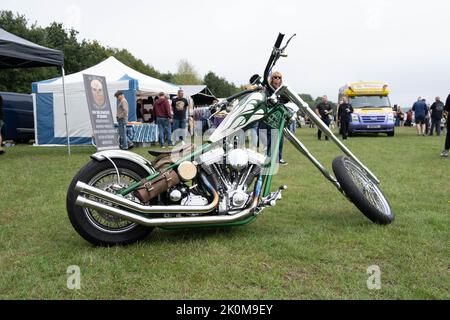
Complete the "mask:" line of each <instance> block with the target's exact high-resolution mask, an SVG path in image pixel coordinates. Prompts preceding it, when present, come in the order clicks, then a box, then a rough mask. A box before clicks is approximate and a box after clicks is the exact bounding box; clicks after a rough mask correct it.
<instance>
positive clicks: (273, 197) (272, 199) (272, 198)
mask: <svg viewBox="0 0 450 320" xmlns="http://www.w3.org/2000/svg"><path fill="white" fill-rule="evenodd" d="M286 189H287V186H286V185H283V186H280V187H279V188H278V190H277V191H275V192H271V193H270V194H269V195H268V196H267V197H265V198H263V199H262V201H261V202H262V206H264V207H268V206H271V207H275V206H276V204H277V200H280V199H282V195H281V192H283V191H284V190H286Z"/></svg>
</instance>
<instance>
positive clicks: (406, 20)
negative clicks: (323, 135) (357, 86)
mask: <svg viewBox="0 0 450 320" xmlns="http://www.w3.org/2000/svg"><path fill="white" fill-rule="evenodd" d="M0 10H11V11H13V12H18V13H20V14H24V15H25V16H26V18H27V19H28V20H29V22H30V24H31V23H34V22H36V23H37V24H38V25H40V26H43V27H45V26H47V25H48V24H50V23H51V22H53V21H57V22H62V23H63V24H64V25H65V26H66V27H71V28H74V29H76V30H78V31H79V32H80V34H79V36H78V38H79V40H82V39H87V40H98V41H99V42H100V43H101V44H102V45H105V46H110V47H116V48H126V49H127V50H129V51H130V52H131V53H132V54H133V55H134V56H136V57H137V58H139V59H142V60H143V61H144V62H145V63H148V64H150V65H152V66H153V67H154V68H156V69H157V70H159V71H161V72H167V71H170V72H176V69H177V63H178V62H179V61H180V60H181V59H184V60H187V61H189V62H190V63H191V64H192V65H193V66H194V67H195V69H196V70H197V72H198V73H199V74H200V76H203V75H204V74H206V73H207V72H208V71H213V72H215V73H216V74H217V75H219V76H221V77H225V78H226V79H227V80H228V81H231V82H234V83H235V84H236V85H241V84H246V83H248V79H249V78H250V76H251V75H253V74H255V73H259V74H262V73H263V70H264V67H265V65H266V62H267V59H268V57H269V55H270V52H271V49H272V47H273V44H274V42H275V39H276V37H277V35H278V33H279V32H281V33H284V34H286V35H292V34H294V33H295V34H297V36H296V37H295V38H294V39H293V41H292V42H291V44H290V45H289V48H288V50H287V53H288V54H289V57H288V58H285V59H280V61H279V62H278V64H277V66H276V67H275V69H277V70H279V71H281V72H282V73H283V77H284V81H285V82H286V83H287V84H289V85H290V86H292V87H293V88H294V89H295V90H296V91H297V92H299V93H310V94H312V95H313V96H314V97H316V96H319V95H324V94H326V95H328V96H329V98H330V99H331V100H333V101H336V100H337V94H338V90H339V87H341V86H343V85H344V84H346V83H349V82H353V81H359V80H374V81H383V82H386V83H388V84H389V86H390V89H391V91H392V94H391V102H392V103H393V104H400V105H401V106H403V107H404V108H409V107H410V106H411V105H412V103H413V102H414V101H415V100H417V97H418V96H422V97H424V98H426V99H427V101H428V102H432V101H434V98H435V97H436V96H441V98H442V99H443V100H445V98H446V97H447V95H448V94H449V93H450V23H449V20H448V16H449V12H450V1H446V0H428V1H423V0H421V1H418V0H377V1H367V0H346V1H336V0H334V1H332V0H314V1H302V0H297V1H294V0H293V1H290V0H278V1H266V0H250V1H244V0H240V1H235V0H227V1H219V0H216V1H214V0H210V1H206V0H191V1H187V0H186V1H181V0H180V1H179V0H172V1H171V0H165V1H159V0H156V1H148V0H147V1H144V0H134V1H129V2H124V1H116V0H109V1H101V0H89V1H85V0H79V1H54V0H39V1H30V0H27V1H22V0H0Z"/></svg>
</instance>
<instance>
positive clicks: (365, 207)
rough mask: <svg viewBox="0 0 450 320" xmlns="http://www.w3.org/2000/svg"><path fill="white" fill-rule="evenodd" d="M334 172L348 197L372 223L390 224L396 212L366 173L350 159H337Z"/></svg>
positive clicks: (334, 163) (334, 162) (342, 157)
mask: <svg viewBox="0 0 450 320" xmlns="http://www.w3.org/2000/svg"><path fill="white" fill-rule="evenodd" d="M333 171H334V174H335V175H336V179H337V180H338V182H339V184H340V185H341V188H342V190H344V192H345V194H346V195H347V197H348V198H349V199H350V200H351V201H352V202H353V203H354V204H355V206H356V207H357V208H358V209H359V210H360V211H361V212H362V213H363V214H364V215H365V216H366V217H367V218H369V219H370V220H371V221H372V222H375V223H378V224H389V223H391V222H392V221H393V220H394V212H393V211H392V209H391V206H390V205H389V202H388V201H387V199H386V197H385V196H384V194H383V192H382V191H381V190H380V188H379V187H378V185H377V184H376V183H374V182H373V181H372V180H371V179H370V178H369V177H368V176H367V174H366V172H365V171H364V170H363V169H362V168H361V167H360V166H359V165H357V164H356V163H355V162H354V161H352V160H351V159H350V158H348V157H344V156H341V157H337V158H336V159H334V161H333Z"/></svg>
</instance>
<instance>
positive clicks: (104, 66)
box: [32, 57, 178, 145]
mask: <svg viewBox="0 0 450 320" xmlns="http://www.w3.org/2000/svg"><path fill="white" fill-rule="evenodd" d="M83 74H92V75H98V76H104V77H105V78H106V83H107V90H108V95H109V99H110V102H111V106H112V112H113V117H114V118H115V113H116V109H115V102H116V100H115V98H114V93H115V92H116V91H117V90H121V91H122V92H123V93H124V95H125V98H126V99H127V100H128V103H129V121H135V120H136V96H137V95H157V94H158V93H159V92H165V93H167V94H176V93H177V91H178V87H177V86H175V85H173V84H170V83H167V82H164V81H161V80H158V79H155V78H153V77H150V76H147V75H145V74H142V73H140V72H138V71H136V70H134V69H132V68H130V67H128V66H126V65H125V64H123V63H122V62H120V61H119V60H117V59H116V58H114V57H109V58H107V59H106V60H104V61H102V62H100V63H99V64H97V65H95V66H93V67H90V68H88V69H86V70H83V71H80V72H77V73H73V74H70V75H67V76H65V79H64V84H65V85H64V87H65V91H66V109H67V112H65V111H64V95H63V90H62V88H63V86H62V83H63V79H62V78H55V79H50V80H44V81H39V82H35V83H33V85H32V89H33V106H34V119H35V132H36V134H35V135H36V145H65V144H66V142H67V140H68V137H70V142H71V144H76V145H80V144H90V143H91V137H92V128H91V123H90V118H89V111H88V106H87V101H86V94H85V90H84V82H83ZM65 116H67V120H68V123H69V128H68V129H66V127H65ZM67 136H68V137H67Z"/></svg>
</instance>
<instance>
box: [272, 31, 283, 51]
mask: <svg viewBox="0 0 450 320" xmlns="http://www.w3.org/2000/svg"><path fill="white" fill-rule="evenodd" d="M283 38H284V34H282V33H279V34H278V38H277V41H275V45H274V47H275V48H277V49H279V48H280V46H281V43H282V42H283Z"/></svg>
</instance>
